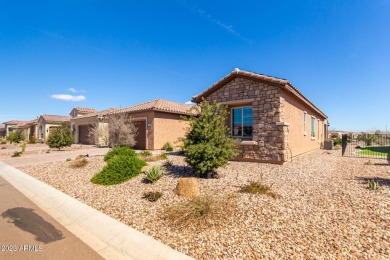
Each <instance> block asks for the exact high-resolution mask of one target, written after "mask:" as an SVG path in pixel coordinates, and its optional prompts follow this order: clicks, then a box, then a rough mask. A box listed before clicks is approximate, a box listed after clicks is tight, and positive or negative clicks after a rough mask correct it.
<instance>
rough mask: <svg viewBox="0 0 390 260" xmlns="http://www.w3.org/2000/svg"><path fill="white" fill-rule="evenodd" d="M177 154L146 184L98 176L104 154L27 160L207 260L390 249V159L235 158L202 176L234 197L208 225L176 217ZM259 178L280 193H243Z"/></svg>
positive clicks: (362, 255) (43, 174)
mask: <svg viewBox="0 0 390 260" xmlns="http://www.w3.org/2000/svg"><path fill="white" fill-rule="evenodd" d="M169 160H171V161H172V162H173V166H172V167H170V168H167V169H165V170H164V171H165V172H166V173H165V175H164V176H163V177H162V178H161V179H160V180H158V181H157V182H156V183H155V184H148V183H145V182H144V181H143V178H144V175H143V174H141V175H139V176H137V177H135V178H133V179H131V180H129V181H128V182H126V183H123V184H120V185H114V186H108V187H105V186H98V185H94V184H92V183H91V182H90V178H91V177H92V176H93V175H94V174H95V173H97V172H98V171H99V170H100V169H101V168H102V167H103V166H104V165H105V163H104V161H103V157H92V158H89V164H88V165H87V166H86V167H85V168H82V169H73V168H71V167H70V165H69V162H57V163H50V164H43V165H35V166H29V167H24V168H20V169H21V170H22V171H24V172H26V173H28V174H30V175H32V176H34V177H35V178H37V179H39V180H41V181H43V182H46V183H48V184H49V185H51V186H53V187H55V188H57V189H59V190H62V191H63V192H65V193H67V194H69V195H70V196H72V197H74V198H76V199H78V200H80V201H82V202H84V203H86V204H88V205H90V206H92V207H94V208H96V209H98V210H100V211H102V212H104V213H105V214H107V215H110V216H111V217H113V218H116V219H118V220H120V221H122V222H123V223H125V224H128V225H129V226H131V227H133V228H135V229H137V230H139V231H141V232H143V233H145V234H148V235H151V236H152V237H154V238H155V239H158V240H160V241H161V242H163V243H165V244H167V245H169V246H171V247H172V248H174V249H176V250H178V251H181V252H183V253H186V254H188V255H191V256H193V257H195V258H197V259H232V258H236V259H263V258H273V259H280V258H287V259H290V258H291V259H296V258H304V259H336V258H340V259H389V258H390V167H389V162H388V161H387V160H373V159H371V160H368V159H363V158H360V159H357V158H345V157H341V155H340V151H324V150H319V151H316V152H313V153H310V154H306V155H303V156H300V157H299V158H297V159H296V160H294V161H293V162H290V163H287V164H285V165H283V166H281V165H271V164H258V163H248V162H230V163H229V164H228V165H227V166H226V167H225V168H222V169H220V170H218V178H213V179H199V184H200V190H201V193H203V194H205V195H207V196H213V197H217V198H233V200H234V203H233V204H231V205H232V206H231V208H229V209H226V215H225V217H224V219H223V221H222V220H221V221H220V222H218V221H217V222H216V223H215V225H214V226H211V227H208V228H203V229H198V228H196V227H194V226H191V225H189V226H188V227H183V228H176V227H172V226H169V225H167V220H166V219H165V218H164V210H165V208H166V207H167V206H170V205H175V204H176V203H180V202H182V201H184V200H185V199H184V198H181V197H178V196H177V195H175V193H174V191H173V190H174V188H175V186H176V184H177V180H178V178H180V177H183V176H192V171H191V169H190V168H189V167H187V166H186V163H185V162H184V158H183V157H182V156H178V155H170V156H169ZM162 163H163V161H159V162H152V163H151V164H162ZM372 178H376V179H377V180H379V183H380V189H379V190H378V191H372V190H368V189H367V188H366V186H367V181H368V179H372ZM250 181H261V182H263V183H265V184H268V185H272V190H273V191H274V192H275V193H277V194H278V195H279V196H278V197H277V198H276V199H275V198H272V197H269V196H265V195H256V194H246V193H239V192H238V190H239V189H240V186H242V185H244V184H247V183H248V182H250ZM148 191H160V192H162V193H163V196H162V198H161V199H160V200H158V201H157V202H149V201H147V200H145V199H142V196H143V193H144V192H148Z"/></svg>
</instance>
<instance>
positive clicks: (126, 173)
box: [91, 155, 146, 185]
mask: <svg viewBox="0 0 390 260" xmlns="http://www.w3.org/2000/svg"><path fill="white" fill-rule="evenodd" d="M145 165H146V163H145V161H143V160H141V159H139V158H138V157H135V156H123V155H118V156H115V157H113V158H111V159H109V160H108V161H107V165H106V166H104V168H103V169H102V170H101V171H100V172H99V173H98V174H96V175H95V176H94V177H92V179H91V182H92V183H95V184H100V185H113V184H120V183H122V182H125V181H127V180H129V179H130V178H132V177H134V176H137V175H138V174H139V173H140V172H141V169H142V167H143V166H145Z"/></svg>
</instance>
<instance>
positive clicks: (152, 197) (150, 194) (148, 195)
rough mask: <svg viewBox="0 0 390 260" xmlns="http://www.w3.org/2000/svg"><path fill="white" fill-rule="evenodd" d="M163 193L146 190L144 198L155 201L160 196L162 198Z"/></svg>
mask: <svg viewBox="0 0 390 260" xmlns="http://www.w3.org/2000/svg"><path fill="white" fill-rule="evenodd" d="M161 196H162V193H161V192H158V191H150V192H145V193H144V196H143V197H142V198H143V199H147V200H148V201H151V202H155V201H157V200H158V199H159V198H161Z"/></svg>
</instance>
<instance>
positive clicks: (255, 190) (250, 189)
mask: <svg viewBox="0 0 390 260" xmlns="http://www.w3.org/2000/svg"><path fill="white" fill-rule="evenodd" d="M240 192H243V193H252V194H263V195H267V196H270V197H272V198H274V199H275V198H277V197H278V196H277V194H276V193H274V192H273V191H272V187H271V186H269V185H266V184H263V183H261V182H254V181H252V182H250V183H249V184H247V185H244V186H242V187H241V188H240Z"/></svg>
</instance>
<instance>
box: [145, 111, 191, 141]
mask: <svg viewBox="0 0 390 260" xmlns="http://www.w3.org/2000/svg"><path fill="white" fill-rule="evenodd" d="M153 127H154V143H153V145H154V149H161V148H162V147H163V146H164V144H165V143H166V142H167V141H169V142H170V143H171V144H172V145H173V146H178V145H180V141H179V138H182V137H184V136H185V134H186V128H188V127H189V123H188V122H187V121H184V120H182V119H181V116H180V115H178V114H171V113H162V112H155V114H154V125H153Z"/></svg>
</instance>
